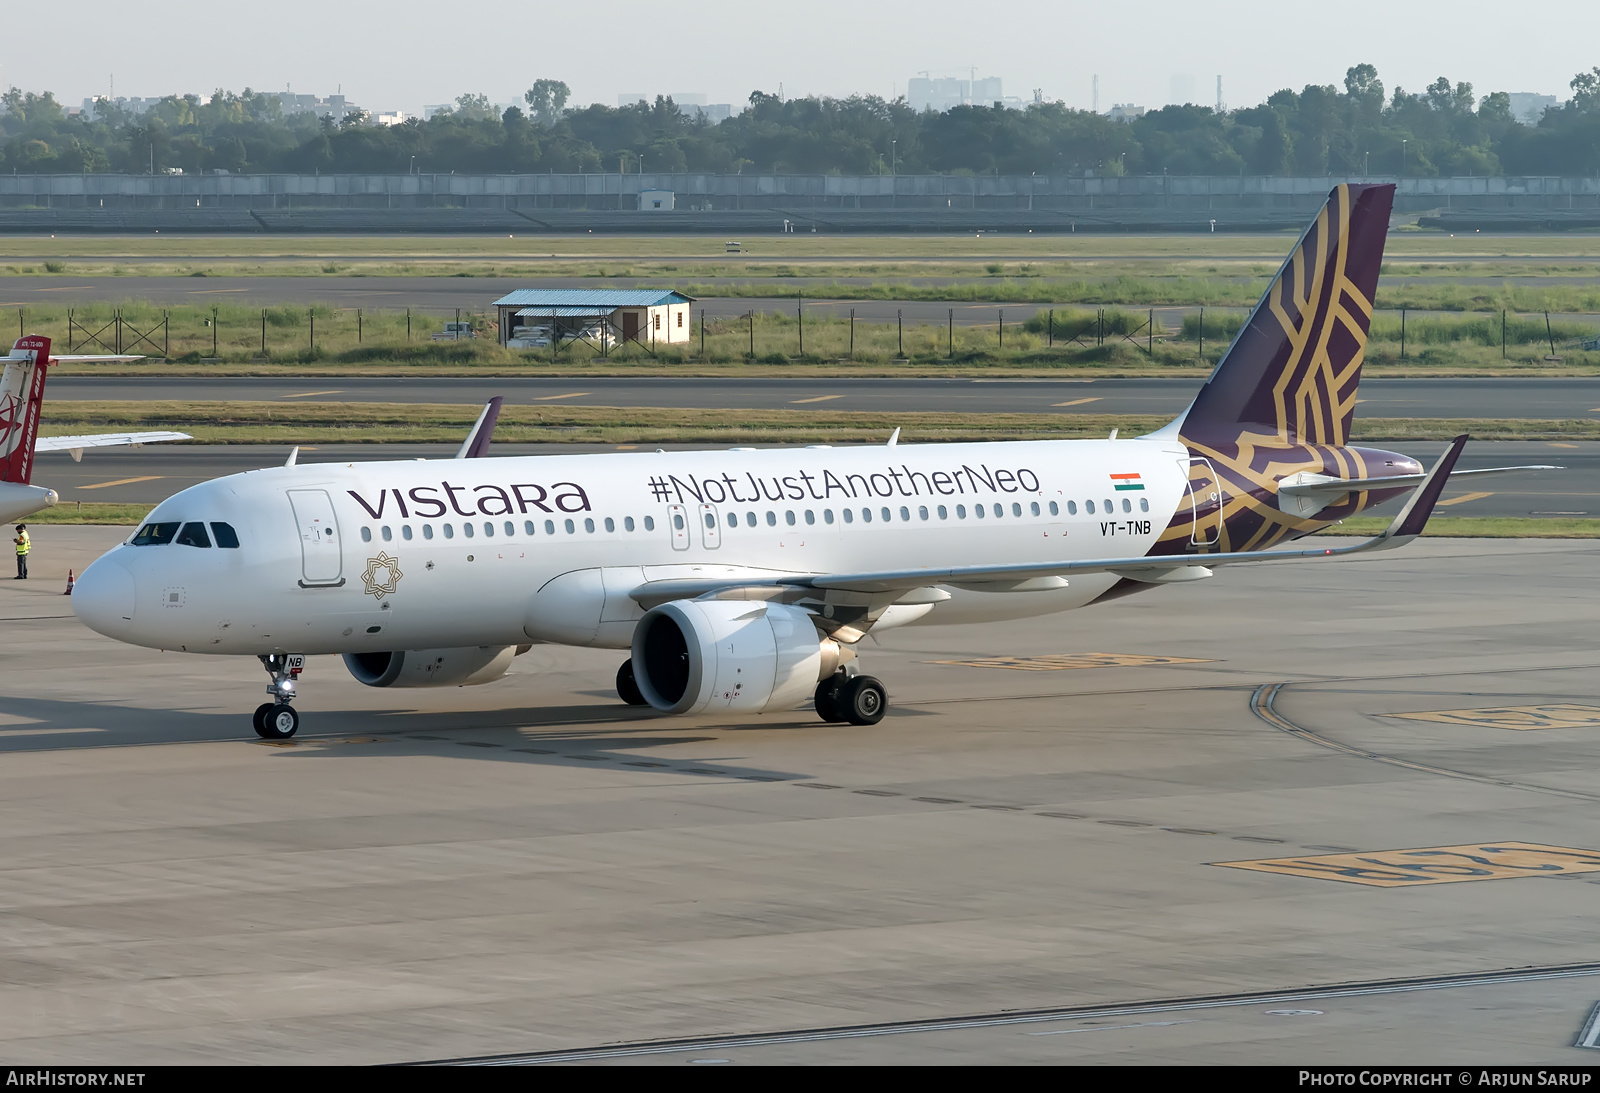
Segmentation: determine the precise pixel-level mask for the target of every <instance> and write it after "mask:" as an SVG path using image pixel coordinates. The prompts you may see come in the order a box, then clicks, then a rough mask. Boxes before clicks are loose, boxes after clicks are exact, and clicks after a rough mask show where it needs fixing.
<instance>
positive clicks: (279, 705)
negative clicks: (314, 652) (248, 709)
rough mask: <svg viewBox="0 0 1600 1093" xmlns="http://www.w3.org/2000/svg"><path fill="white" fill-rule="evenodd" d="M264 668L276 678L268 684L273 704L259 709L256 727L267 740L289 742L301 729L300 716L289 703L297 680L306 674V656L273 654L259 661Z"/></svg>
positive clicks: (267, 703)
mask: <svg viewBox="0 0 1600 1093" xmlns="http://www.w3.org/2000/svg"><path fill="white" fill-rule="evenodd" d="M259 659H260V661H261V667H263V668H265V669H266V671H267V674H268V675H269V676H271V677H272V682H271V683H269V684H267V694H269V695H271V696H272V701H271V702H263V703H262V704H261V705H259V706H257V707H256V712H255V716H254V719H253V722H252V724H253V725H254V727H255V730H256V735H257V736H259V737H261V738H262V739H263V740H287V739H289V737H291V736H293V735H294V734H295V732H296V731H297V730H298V729H299V728H300V715H299V714H298V713H296V712H295V711H294V707H292V706H290V705H289V703H291V702H293V701H294V691H295V680H297V679H298V678H300V673H301V672H302V671H304V670H305V666H306V658H305V654H303V653H273V654H271V655H270V656H263V657H261V658H259Z"/></svg>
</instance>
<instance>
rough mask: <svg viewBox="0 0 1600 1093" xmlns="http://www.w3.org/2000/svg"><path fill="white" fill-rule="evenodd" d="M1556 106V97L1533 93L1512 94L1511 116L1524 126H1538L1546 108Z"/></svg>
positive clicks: (1520, 92) (1515, 92) (1518, 92)
mask: <svg viewBox="0 0 1600 1093" xmlns="http://www.w3.org/2000/svg"><path fill="white" fill-rule="evenodd" d="M1554 105H1556V97H1555V96H1554V95H1538V94H1535V93H1534V92H1532V91H1513V92H1512V93H1511V116H1512V117H1513V118H1516V119H1517V120H1518V121H1520V122H1521V123H1522V124H1523V125H1538V124H1539V119H1540V118H1542V117H1544V112H1545V108H1546V107H1549V106H1554Z"/></svg>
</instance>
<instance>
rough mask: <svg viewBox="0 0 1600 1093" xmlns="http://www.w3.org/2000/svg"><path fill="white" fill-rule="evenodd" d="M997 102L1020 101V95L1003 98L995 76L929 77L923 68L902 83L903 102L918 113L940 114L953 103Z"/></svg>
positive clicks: (998, 80) (998, 79)
mask: <svg viewBox="0 0 1600 1093" xmlns="http://www.w3.org/2000/svg"><path fill="white" fill-rule="evenodd" d="M998 102H1006V105H1008V106H1009V105H1011V104H1012V102H1015V103H1016V104H1017V105H1018V106H1020V105H1021V100H1020V99H1014V100H1011V101H1009V102H1008V101H1006V99H1005V93H1004V92H1003V91H1002V90H1001V86H1000V77H999V76H987V77H985V78H984V79H981V80H963V79H959V78H957V77H954V76H940V77H932V76H930V75H928V74H927V73H926V72H925V73H923V74H922V75H921V76H915V77H913V78H912V79H911V80H910V81H908V82H907V83H906V103H907V104H908V105H909V106H910V107H911V109H913V110H915V111H917V112H918V113H921V112H922V111H924V110H933V111H936V112H938V113H941V114H942V113H944V112H945V111H946V110H949V109H950V108H951V107H953V106H973V105H977V106H993V105H994V104H995V103H998Z"/></svg>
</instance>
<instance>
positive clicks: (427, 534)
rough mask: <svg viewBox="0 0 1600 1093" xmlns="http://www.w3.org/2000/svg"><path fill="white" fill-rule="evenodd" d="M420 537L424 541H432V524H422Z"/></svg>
mask: <svg viewBox="0 0 1600 1093" xmlns="http://www.w3.org/2000/svg"><path fill="white" fill-rule="evenodd" d="M422 537H423V538H424V539H432V538H433V525H432V524H423V525H422Z"/></svg>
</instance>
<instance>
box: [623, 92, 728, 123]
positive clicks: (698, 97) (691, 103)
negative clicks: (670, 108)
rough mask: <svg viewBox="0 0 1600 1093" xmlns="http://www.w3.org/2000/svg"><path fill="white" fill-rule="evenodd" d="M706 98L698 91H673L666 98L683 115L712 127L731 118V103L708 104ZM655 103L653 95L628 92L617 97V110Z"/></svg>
mask: <svg viewBox="0 0 1600 1093" xmlns="http://www.w3.org/2000/svg"><path fill="white" fill-rule="evenodd" d="M707 97H708V96H706V95H705V94H703V93H701V92H699V91H674V92H672V93H671V94H670V95H668V96H667V98H669V99H671V100H672V101H673V103H674V105H676V106H677V108H678V109H679V110H680V111H682V112H683V113H684V114H686V115H688V116H689V117H701V118H705V119H706V120H707V121H709V122H710V123H711V124H712V125H716V124H717V123H718V122H723V121H727V120H728V119H729V118H731V117H733V115H734V109H733V104H732V103H726V102H716V103H708V102H706V99H707ZM655 101H656V98H655V96H654V95H646V94H645V93H644V92H642V91H630V92H628V93H627V94H623V95H618V96H617V106H618V107H619V108H620V107H625V106H634V105H636V104H639V103H643V104H644V105H646V106H649V105H650V104H651V103H653V102H655Z"/></svg>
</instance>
